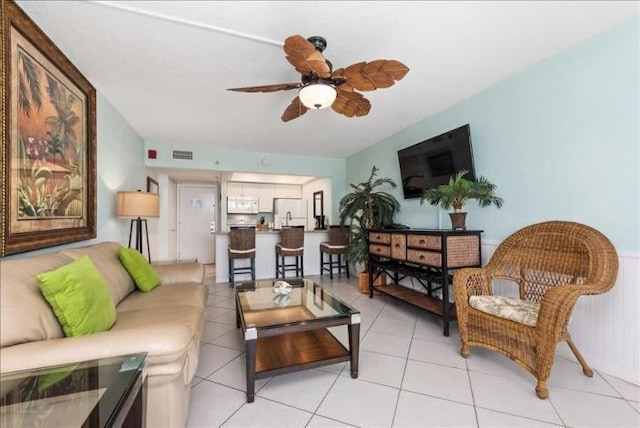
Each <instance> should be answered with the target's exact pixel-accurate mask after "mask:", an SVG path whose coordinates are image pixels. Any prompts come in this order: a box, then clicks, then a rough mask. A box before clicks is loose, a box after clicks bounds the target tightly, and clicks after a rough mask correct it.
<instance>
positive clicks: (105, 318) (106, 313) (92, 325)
mask: <svg viewBox="0 0 640 428" xmlns="http://www.w3.org/2000/svg"><path fill="white" fill-rule="evenodd" d="M37 279H38V283H39V284H40V289H41V290H42V294H43V295H44V297H45V299H47V301H48V302H49V304H50V305H51V307H52V308H53V312H54V313H55V314H56V317H57V318H58V321H60V324H61V325H62V329H63V330H64V332H65V334H66V335H67V336H83V335H85V334H91V333H98V332H101V331H106V330H108V329H109V328H110V327H111V326H112V325H113V323H114V322H115V320H116V307H115V305H114V304H113V301H112V300H111V296H110V295H109V290H108V289H107V284H106V283H105V281H104V278H103V277H102V275H101V274H100V272H99V271H98V270H97V269H96V267H95V266H94V264H93V262H92V261H91V259H90V258H89V256H82V257H80V258H79V259H77V260H74V261H73V262H71V263H69V264H67V265H64V266H61V267H59V268H58V269H56V270H53V271H49V272H43V273H41V274H39V275H38V276H37Z"/></svg>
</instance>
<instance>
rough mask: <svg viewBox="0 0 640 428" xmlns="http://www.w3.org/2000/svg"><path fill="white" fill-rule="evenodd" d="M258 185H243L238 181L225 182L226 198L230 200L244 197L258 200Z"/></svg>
mask: <svg viewBox="0 0 640 428" xmlns="http://www.w3.org/2000/svg"><path fill="white" fill-rule="evenodd" d="M258 186H259V185H258V184H256V183H243V182H240V181H229V182H227V196H230V197H232V198H235V197H245V198H258V193H259V191H258Z"/></svg>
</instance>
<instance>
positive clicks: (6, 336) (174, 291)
mask: <svg viewBox="0 0 640 428" xmlns="http://www.w3.org/2000/svg"><path fill="white" fill-rule="evenodd" d="M118 248H120V245H119V244H117V243H114V242H106V243H101V244H97V245H92V246H85V247H80V248H74V249H71V250H63V251H60V252H57V253H52V254H45V255H38V256H32V257H27V258H23V259H15V260H2V261H0V372H2V373H5V372H10V371H16V370H26V369H32V368H37V367H42V366H50V365H58V364H66V363H73V362H78V361H83V360H91V359H97V358H105V357H111V356H115V355H122V354H129V353H136V352H147V353H148V355H147V360H146V371H147V374H148V377H147V382H148V390H147V426H149V427H154V428H155V427H172V428H173V427H182V426H184V425H185V423H186V420H187V415H188V411H189V397H190V392H191V380H192V379H193V376H194V374H195V371H196V368H197V366H198V352H199V347H200V338H201V336H202V329H203V326H204V318H205V307H206V301H207V295H208V288H207V286H206V285H204V283H203V281H204V269H203V266H202V265H201V264H200V263H176V264H167V265H159V266H154V267H155V269H156V270H157V272H158V273H159V275H160V277H161V279H162V282H161V284H160V285H159V286H158V287H156V288H155V289H153V290H152V291H150V292H148V293H142V292H140V291H138V290H137V289H136V288H135V285H134V283H133V280H132V279H131V277H130V276H129V274H128V273H127V271H126V270H125V269H124V268H123V267H122V265H121V264H120V261H119V259H118V254H117V252H118ZM84 254H87V255H89V257H90V258H91V260H92V261H93V263H94V264H95V265H96V267H97V268H98V270H100V272H101V273H102V275H103V276H104V278H105V280H106V282H107V284H108V287H109V292H110V294H111V298H112V299H113V301H114V303H115V305H116V309H117V316H116V322H115V324H114V325H113V327H112V328H111V329H110V330H109V331H106V332H102V333H97V334H91V335H87V336H80V337H68V338H67V337H65V336H64V333H63V331H62V328H61V327H60V324H59V323H58V321H57V319H56V317H55V315H54V313H53V311H52V310H51V307H50V306H49V304H48V303H47V301H46V300H45V299H44V298H43V297H42V294H41V293H40V289H39V287H38V282H37V280H36V275H37V274H39V273H41V272H46V271H50V270H53V269H56V268H58V267H60V266H63V265H65V264H68V263H69V262H71V261H72V260H73V259H76V258H78V257H80V256H81V255H84Z"/></svg>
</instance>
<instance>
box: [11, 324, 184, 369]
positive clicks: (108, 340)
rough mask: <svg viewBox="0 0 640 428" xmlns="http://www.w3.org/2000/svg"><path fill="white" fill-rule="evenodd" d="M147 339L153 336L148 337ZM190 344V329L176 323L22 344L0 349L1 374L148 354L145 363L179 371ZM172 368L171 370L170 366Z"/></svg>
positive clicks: (151, 366)
mask: <svg viewBox="0 0 640 428" xmlns="http://www.w3.org/2000/svg"><path fill="white" fill-rule="evenodd" d="M149 338H155V339H154V340H149ZM192 347H193V336H192V332H191V329H190V328H189V327H187V326H183V325H176V324H158V325H154V326H145V327H141V328H131V329H126V330H113V331H106V332H102V333H96V334H90V335H86V336H77V337H66V338H61V339H53V340H41V341H37V342H29V343H23V344H20V345H14V346H8V347H5V348H2V349H0V373H6V372H13V371H19V370H30V369H35V368H40V367H47V366H55V365H60V364H70V363H77V362H80V361H87V360H94V359H99V358H109V357H114V356H117V355H125V354H134V353H139V352H146V353H147V366H148V367H150V369H151V371H153V366H163V367H164V369H165V370H166V369H167V368H169V367H170V366H172V365H175V371H176V372H179V371H180V370H182V367H183V365H184V358H185V355H186V354H187V352H188V351H189V350H190V349H191V348H192ZM170 370H172V369H170Z"/></svg>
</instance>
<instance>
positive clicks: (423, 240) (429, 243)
mask: <svg viewBox="0 0 640 428" xmlns="http://www.w3.org/2000/svg"><path fill="white" fill-rule="evenodd" d="M407 246H409V247H410V248H424V249H426V250H439V249H441V248H442V244H441V242H440V237H439V236H432V235H407Z"/></svg>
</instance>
